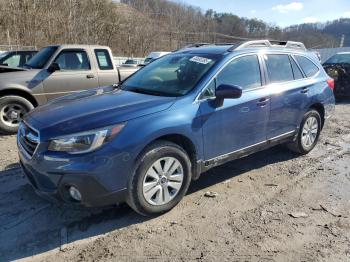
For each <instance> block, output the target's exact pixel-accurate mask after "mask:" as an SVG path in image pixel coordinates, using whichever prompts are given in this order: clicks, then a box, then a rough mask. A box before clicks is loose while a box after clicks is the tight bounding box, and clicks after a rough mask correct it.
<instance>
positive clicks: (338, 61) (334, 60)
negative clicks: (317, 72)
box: [325, 54, 350, 64]
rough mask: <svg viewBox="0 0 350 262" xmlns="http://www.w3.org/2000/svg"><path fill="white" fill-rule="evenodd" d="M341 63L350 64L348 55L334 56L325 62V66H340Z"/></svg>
mask: <svg viewBox="0 0 350 262" xmlns="http://www.w3.org/2000/svg"><path fill="white" fill-rule="evenodd" d="M341 63H347V64H350V54H336V55H334V56H332V57H331V58H329V59H328V60H327V61H326V62H325V64H341Z"/></svg>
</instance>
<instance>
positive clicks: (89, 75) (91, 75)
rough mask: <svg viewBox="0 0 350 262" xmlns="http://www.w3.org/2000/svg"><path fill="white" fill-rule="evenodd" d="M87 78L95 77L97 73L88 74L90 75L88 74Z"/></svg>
mask: <svg viewBox="0 0 350 262" xmlns="http://www.w3.org/2000/svg"><path fill="white" fill-rule="evenodd" d="M86 78H88V79H90V78H95V75H93V74H88V75H86Z"/></svg>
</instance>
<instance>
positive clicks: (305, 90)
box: [300, 87, 309, 94]
mask: <svg viewBox="0 0 350 262" xmlns="http://www.w3.org/2000/svg"><path fill="white" fill-rule="evenodd" d="M300 92H301V93H303V94H306V93H307V92H309V88H308V87H303V88H302V89H301V91H300Z"/></svg>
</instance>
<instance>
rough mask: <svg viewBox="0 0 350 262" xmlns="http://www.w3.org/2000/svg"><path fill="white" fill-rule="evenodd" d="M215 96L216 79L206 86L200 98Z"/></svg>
mask: <svg viewBox="0 0 350 262" xmlns="http://www.w3.org/2000/svg"><path fill="white" fill-rule="evenodd" d="M211 97H215V79H214V80H212V81H211V82H210V84H209V85H208V86H207V87H206V88H205V90H204V91H203V92H202V94H201V95H200V97H199V100H201V99H206V98H211Z"/></svg>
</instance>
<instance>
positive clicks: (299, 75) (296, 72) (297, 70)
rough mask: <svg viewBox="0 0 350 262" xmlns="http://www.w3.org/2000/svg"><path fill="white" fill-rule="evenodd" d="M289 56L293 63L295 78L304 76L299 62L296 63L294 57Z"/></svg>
mask: <svg viewBox="0 0 350 262" xmlns="http://www.w3.org/2000/svg"><path fill="white" fill-rule="evenodd" d="M289 58H290V62H291V64H292V69H293V75H294V79H301V78H304V77H303V73H302V72H301V71H300V69H299V67H298V65H297V63H295V61H294V59H293V58H292V57H289Z"/></svg>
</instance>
